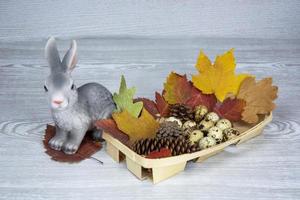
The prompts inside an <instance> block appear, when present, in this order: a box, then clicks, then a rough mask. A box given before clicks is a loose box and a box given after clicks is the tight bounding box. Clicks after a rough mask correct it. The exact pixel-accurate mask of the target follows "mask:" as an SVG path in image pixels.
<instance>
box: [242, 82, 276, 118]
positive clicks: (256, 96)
mask: <svg viewBox="0 0 300 200" xmlns="http://www.w3.org/2000/svg"><path fill="white" fill-rule="evenodd" d="M277 92H278V87H277V86H272V78H265V79H262V80H261V81H259V82H255V78H253V77H249V78H247V79H245V80H244V81H243V83H242V84H241V87H240V90H239V93H238V95H237V98H238V99H243V100H244V101H245V102H246V106H245V108H244V111H243V113H242V120H243V121H245V122H248V123H256V122H257V121H258V120H259V117H258V115H259V114H267V113H269V112H271V111H272V110H273V109H274V108H275V104H274V103H273V100H275V99H276V98H277Z"/></svg>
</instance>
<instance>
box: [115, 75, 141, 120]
mask: <svg viewBox="0 0 300 200" xmlns="http://www.w3.org/2000/svg"><path fill="white" fill-rule="evenodd" d="M135 91H136V89H135V87H133V88H127V86H126V81H125V78H124V76H123V75H122V77H121V84H120V89H119V94H117V93H114V95H113V100H114V102H115V103H116V105H117V112H122V111H123V110H127V111H128V112H129V113H130V114H131V115H132V116H134V117H138V116H139V115H140V113H141V110H142V108H143V102H136V103H133V96H134V94H135Z"/></svg>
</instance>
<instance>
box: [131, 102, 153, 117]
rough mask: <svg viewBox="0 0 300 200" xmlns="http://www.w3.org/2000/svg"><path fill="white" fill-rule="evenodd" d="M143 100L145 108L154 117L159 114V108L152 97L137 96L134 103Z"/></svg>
mask: <svg viewBox="0 0 300 200" xmlns="http://www.w3.org/2000/svg"><path fill="white" fill-rule="evenodd" d="M139 101H141V102H143V105H144V108H145V109H146V110H147V111H148V112H149V113H150V114H151V115H152V116H153V117H157V116H156V114H158V110H157V107H156V103H155V102H154V101H152V100H150V99H147V98H137V99H134V101H133V102H134V103H135V102H139Z"/></svg>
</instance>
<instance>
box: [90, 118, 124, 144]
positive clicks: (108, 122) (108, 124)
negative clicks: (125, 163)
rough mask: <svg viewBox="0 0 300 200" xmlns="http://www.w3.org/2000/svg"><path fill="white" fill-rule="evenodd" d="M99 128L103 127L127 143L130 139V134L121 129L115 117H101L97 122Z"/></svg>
mask: <svg viewBox="0 0 300 200" xmlns="http://www.w3.org/2000/svg"><path fill="white" fill-rule="evenodd" d="M95 126H96V128H97V129H102V130H103V131H105V132H106V133H108V134H110V135H111V136H112V137H114V138H116V139H118V140H119V141H120V142H122V143H123V144H126V143H127V142H128V140H129V136H128V135H126V134H125V133H123V132H122V131H120V130H119V129H118V127H117V124H116V122H115V121H114V120H113V119H100V120H97V121H96V123H95Z"/></svg>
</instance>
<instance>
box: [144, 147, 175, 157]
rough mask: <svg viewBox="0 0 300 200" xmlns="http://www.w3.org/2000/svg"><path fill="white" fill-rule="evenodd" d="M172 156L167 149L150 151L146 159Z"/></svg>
mask: <svg viewBox="0 0 300 200" xmlns="http://www.w3.org/2000/svg"><path fill="white" fill-rule="evenodd" d="M170 156H172V152H171V150H170V149H168V148H161V149H160V150H159V151H151V152H150V153H149V154H148V156H147V157H146V158H149V159H157V158H165V157H170Z"/></svg>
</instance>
